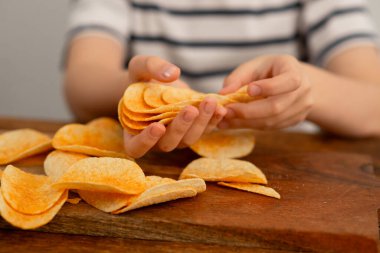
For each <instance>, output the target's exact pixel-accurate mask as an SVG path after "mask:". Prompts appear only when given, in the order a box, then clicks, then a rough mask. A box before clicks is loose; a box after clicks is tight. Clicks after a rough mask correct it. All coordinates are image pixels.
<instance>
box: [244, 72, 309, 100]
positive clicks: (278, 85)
mask: <svg viewBox="0 0 380 253" xmlns="http://www.w3.org/2000/svg"><path fill="white" fill-rule="evenodd" d="M301 83H302V77H301V74H299V73H298V72H295V71H294V72H293V71H292V72H287V73H284V74H280V75H278V76H275V77H272V78H267V79H262V80H259V81H255V82H253V83H251V84H249V85H248V94H249V95H250V96H252V97H254V96H259V95H260V96H264V97H267V96H276V95H280V94H284V93H289V92H292V91H294V90H296V89H298V88H299V87H300V86H301Z"/></svg>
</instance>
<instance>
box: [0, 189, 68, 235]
mask: <svg viewBox="0 0 380 253" xmlns="http://www.w3.org/2000/svg"><path fill="white" fill-rule="evenodd" d="M67 196H68V191H64V192H63V194H62V196H61V197H60V198H59V199H58V201H57V202H56V203H55V204H54V206H52V207H51V208H50V209H48V210H46V211H45V212H43V213H40V214H35V215H28V214H22V213H19V212H17V211H16V210H14V209H13V208H12V207H11V206H9V205H8V203H7V202H6V201H5V200H4V198H3V194H0V213H1V216H2V217H3V218H4V219H5V220H6V221H7V222H9V223H10V224H12V225H13V226H15V227H18V228H21V229H35V228H38V227H41V226H43V225H45V224H47V223H49V222H50V221H51V220H52V219H53V218H54V216H55V215H56V214H57V213H58V212H59V210H60V209H61V208H62V206H63V204H65V202H66V199H67Z"/></svg>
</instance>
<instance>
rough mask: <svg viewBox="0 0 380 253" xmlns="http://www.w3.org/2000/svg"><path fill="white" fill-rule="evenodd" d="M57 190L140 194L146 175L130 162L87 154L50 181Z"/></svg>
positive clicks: (143, 187) (143, 188)
mask: <svg viewBox="0 0 380 253" xmlns="http://www.w3.org/2000/svg"><path fill="white" fill-rule="evenodd" d="M53 186H55V187H57V188H58V189H77V190H86V191H100V192H113V193H124V194H139V193H141V192H143V191H144V190H145V187H146V185H145V176H144V172H143V171H142V169H141V168H140V167H139V166H138V165H137V164H136V163H135V162H133V161H129V160H126V159H121V158H109V157H100V158H97V157H90V158H85V159H82V160H80V161H78V162H76V163H74V164H73V165H72V166H71V167H70V168H69V169H68V170H67V171H66V172H65V174H63V175H62V176H61V178H60V179H59V180H58V181H57V182H56V183H55V184H53Z"/></svg>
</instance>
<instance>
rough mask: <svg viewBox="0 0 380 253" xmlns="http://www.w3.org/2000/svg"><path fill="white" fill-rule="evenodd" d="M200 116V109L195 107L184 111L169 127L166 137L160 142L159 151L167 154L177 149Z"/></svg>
mask: <svg viewBox="0 0 380 253" xmlns="http://www.w3.org/2000/svg"><path fill="white" fill-rule="evenodd" d="M198 114H199V112H198V109H197V108H195V107H194V106H187V107H186V108H185V109H183V110H182V111H181V112H180V113H179V114H178V116H177V117H175V119H174V120H173V122H172V123H171V124H170V125H169V126H168V128H167V130H166V133H165V135H164V136H163V137H162V138H161V140H159V142H158V147H159V149H161V150H162V151H165V152H169V151H172V150H173V149H175V148H176V147H177V146H178V144H179V143H180V141H181V140H182V138H183V136H184V135H185V134H186V133H187V131H188V130H189V129H190V127H191V125H192V124H193V122H194V121H195V119H196V118H197V116H198Z"/></svg>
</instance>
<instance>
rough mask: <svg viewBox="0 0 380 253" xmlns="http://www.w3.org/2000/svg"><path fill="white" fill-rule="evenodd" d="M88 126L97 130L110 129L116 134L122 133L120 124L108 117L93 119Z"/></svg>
mask: <svg viewBox="0 0 380 253" xmlns="http://www.w3.org/2000/svg"><path fill="white" fill-rule="evenodd" d="M86 125H87V126H91V127H96V128H102V129H108V130H110V131H114V132H120V130H121V129H120V125H119V122H117V121H116V120H114V119H112V118H108V117H100V118H96V119H93V120H91V121H90V122H88V123H87V124H86Z"/></svg>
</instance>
